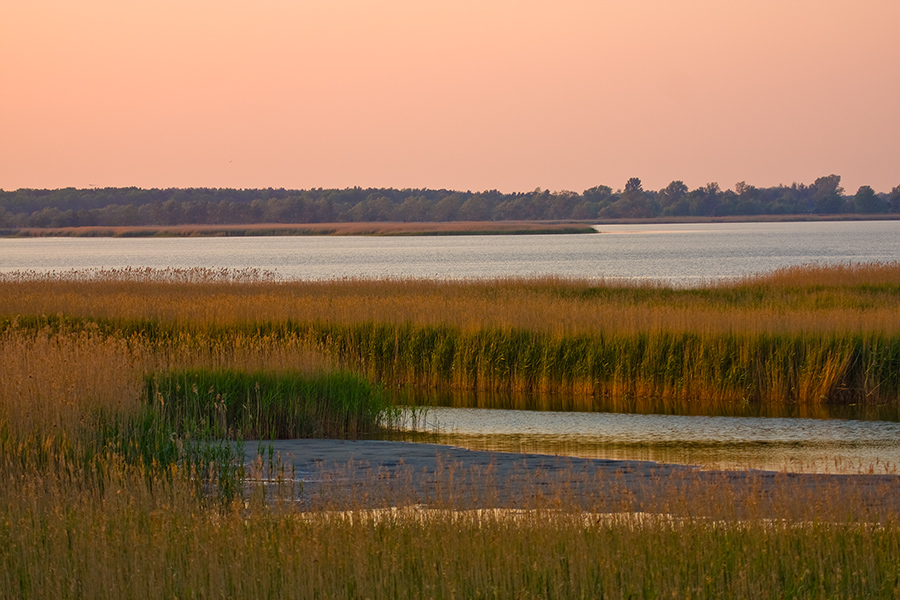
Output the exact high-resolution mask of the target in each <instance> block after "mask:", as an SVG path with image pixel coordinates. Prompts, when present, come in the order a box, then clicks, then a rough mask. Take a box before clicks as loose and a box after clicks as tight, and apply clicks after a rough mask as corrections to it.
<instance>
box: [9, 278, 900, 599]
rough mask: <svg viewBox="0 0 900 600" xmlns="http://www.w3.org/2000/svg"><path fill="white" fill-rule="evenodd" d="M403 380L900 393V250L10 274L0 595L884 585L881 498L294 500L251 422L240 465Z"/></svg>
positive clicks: (899, 537) (896, 544)
mask: <svg viewBox="0 0 900 600" xmlns="http://www.w3.org/2000/svg"><path fill="white" fill-rule="evenodd" d="M398 389H399V390H415V391H417V392H420V393H423V394H425V395H427V394H428V393H429V391H434V392H437V391H440V390H452V389H464V390H482V391H486V392H490V391H498V390H499V391H504V390H506V391H527V392H531V393H541V394H546V397H547V398H555V399H557V400H553V402H559V403H560V405H559V407H563V408H578V409H583V410H590V409H592V408H593V407H595V406H596V405H598V403H600V402H601V401H602V400H603V399H608V398H644V397H646V398H653V399H655V401H657V402H661V403H662V404H663V405H665V404H667V403H668V404H675V403H679V402H681V403H684V402H689V403H693V404H694V405H700V406H713V405H716V404H721V403H728V402H736V403H742V404H751V405H761V406H762V405H798V406H820V405H825V406H830V405H838V406H839V405H846V404H873V405H875V404H878V405H887V406H890V407H894V408H897V407H898V405H900V264H898V263H891V264H863V265H842V266H829V267H825V266H815V265H813V266H804V267H793V268H786V269H782V270H779V271H776V272H773V273H768V274H762V275H758V276H754V277H748V278H745V279H742V280H738V281H731V282H723V283H716V284H709V285H704V286H700V287H695V288H678V287H670V286H665V285H659V284H635V283H629V284H626V283H621V282H616V281H573V280H566V279H555V278H544V279H530V280H522V279H507V280H489V281H424V280H341V281H317V282H297V281H280V280H276V279H274V278H272V277H269V276H266V275H263V274H259V273H255V272H239V273H236V272H217V271H207V270H193V271H177V270H172V271H145V270H124V271H109V272H85V273H70V274H51V275H40V274H33V273H17V274H6V275H2V276H0V565H2V566H0V573H2V577H0V597H10V598H12V597H16V598H45V597H58V598H88V597H90V598H106V597H110V598H112V597H115V598H129V597H135V598H137V597H146V596H149V595H155V596H163V597H179V598H207V597H234V598H241V597H252V598H289V597H297V598H303V597H319V598H321V597H328V598H332V597H347V598H359V597H371V598H383V597H423V598H425V597H427V598H439V597H441V598H443V597H446V598H451V597H492V598H494V597H496V598H500V597H503V598H506V597H554V598H573V597H577V598H595V597H646V598H651V597H653V598H655V597H661V596H672V595H674V596H677V597H687V596H690V597H722V596H740V597H751V596H752V597H872V598H875V597H883V598H891V597H896V595H897V594H898V589H900V569H898V568H897V565H898V564H900V522H898V516H900V515H897V514H895V513H896V509H895V508H891V505H888V504H886V505H883V506H877V507H872V506H870V505H867V504H865V503H861V502H860V503H854V501H853V499H852V498H849V499H848V498H843V497H842V498H841V499H840V501H837V500H836V497H832V496H830V495H828V494H821V495H814V494H813V495H810V494H809V493H807V494H799V493H798V494H785V495H784V496H779V497H778V498H766V497H763V496H761V495H760V494H759V493H758V491H757V492H753V491H751V492H748V493H735V491H734V488H733V486H723V487H722V488H721V489H718V488H715V487H714V486H713V487H705V488H704V489H702V490H694V489H693V488H692V487H691V485H690V484H689V483H690V482H687V483H685V485H682V486H680V487H678V488H677V489H679V490H681V491H680V492H679V493H677V494H674V495H673V496H671V497H668V498H661V499H658V501H657V502H656V503H655V504H653V505H652V506H642V507H635V506H634V504H633V503H629V501H628V499H627V498H620V497H617V496H615V494H614V492H613V491H612V490H613V488H612V487H610V488H606V487H603V486H597V487H596V488H595V490H596V494H595V495H591V496H590V497H587V498H585V497H580V498H578V501H577V502H574V501H572V498H571V497H570V496H567V492H566V490H564V489H559V490H552V489H551V490H549V491H548V490H546V489H545V490H543V491H542V493H541V494H535V495H531V496H528V497H521V498H517V499H516V500H515V502H514V503H513V504H511V505H495V504H492V505H490V506H489V505H487V504H485V503H484V502H483V503H482V504H477V503H476V504H475V505H467V506H458V505H456V504H454V501H453V500H452V498H453V497H455V496H447V497H446V498H445V499H444V500H441V501H439V502H437V503H436V504H435V505H434V506H431V507H427V508H428V509H427V510H424V509H422V510H420V509H416V510H412V511H409V510H403V509H400V510H387V511H386V512H378V511H375V512H373V511H371V510H370V509H371V507H369V506H362V505H355V504H353V503H346V502H344V503H340V502H334V503H332V504H330V505H327V506H325V505H314V504H311V503H310V502H308V501H305V500H304V498H303V493H304V492H303V489H302V486H301V487H300V488H299V489H298V487H297V482H296V481H293V480H292V478H291V476H290V474H288V473H285V472H284V471H283V470H279V464H278V460H277V457H272V456H268V457H265V450H264V445H263V446H260V449H261V450H262V452H263V454H262V455H261V458H260V461H259V463H258V465H257V466H256V467H253V466H247V465H245V464H244V463H243V449H242V445H243V444H245V443H254V444H255V443H258V442H256V441H254V442H248V440H265V439H273V438H290V437H350V438H352V437H359V436H365V435H370V434H377V433H378V432H381V431H384V430H385V429H389V428H390V427H391V426H392V423H393V422H394V419H395V417H396V412H395V410H394V409H393V408H392V404H391V403H392V401H393V400H394V398H395V396H396V390H398ZM545 407H546V408H550V407H551V406H545ZM264 458H265V460H264ZM458 481H459V483H457V484H455V485H466V484H465V482H464V481H465V478H459V480H458ZM364 485H365V486H371V487H372V489H375V488H376V487H378V486H384V485H395V486H396V485H400V486H401V487H402V482H396V481H394V482H385V481H383V480H380V479H378V478H377V477H373V479H372V480H371V481H368V482H364ZM450 487H452V485H451V486H450ZM273 489H275V490H276V492H274V493H273V491H272V490H273ZM278 490H281V491H280V492H279V491H278ZM897 493H898V490H897V489H896V485H893V487H889V488H886V489H885V491H884V494H885V496H884V497H885V498H890V497H892V494H893V495H895V494H897ZM401 495H402V494H401ZM399 496H400V495H398V497H399ZM395 508H396V507H395ZM498 509H499V510H498ZM635 510H640V511H641V512H639V513H635V512H634V511H635Z"/></svg>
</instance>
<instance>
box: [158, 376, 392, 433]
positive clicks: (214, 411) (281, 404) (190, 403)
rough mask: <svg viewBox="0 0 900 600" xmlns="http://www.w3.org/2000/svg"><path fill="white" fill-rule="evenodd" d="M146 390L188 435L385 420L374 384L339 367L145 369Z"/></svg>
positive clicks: (372, 426) (361, 425) (367, 428)
mask: <svg viewBox="0 0 900 600" xmlns="http://www.w3.org/2000/svg"><path fill="white" fill-rule="evenodd" d="M146 390H147V400H148V404H150V405H153V406H157V407H158V410H159V412H160V413H161V415H162V418H163V420H164V422H165V424H166V425H167V426H169V427H170V428H172V429H174V430H175V431H177V432H178V433H181V434H184V433H188V434H192V435H193V436H194V437H197V436H198V435H202V436H205V437H212V438H227V439H292V438H306V437H328V438H341V437H351V438H352V437H357V436H359V435H364V434H370V433H375V432H377V431H379V430H380V429H381V428H382V427H383V426H389V425H390V415H391V409H390V406H389V404H388V401H387V399H386V397H385V396H384V395H383V394H382V392H381V390H380V388H378V387H376V386H374V385H372V384H370V383H368V382H367V381H365V380H363V379H360V378H359V377H357V376H355V375H352V374H350V373H345V372H334V373H325V374H322V375H319V376H316V377H309V376H308V375H304V374H302V373H267V372H255V373H247V372H244V371H237V370H209V369H197V370H189V371H174V372H167V373H162V374H157V375H151V376H148V377H147V380H146Z"/></svg>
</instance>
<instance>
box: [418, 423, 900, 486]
mask: <svg viewBox="0 0 900 600" xmlns="http://www.w3.org/2000/svg"><path fill="white" fill-rule="evenodd" d="M419 410H421V409H419ZM407 417H409V420H408V422H407V426H406V430H407V433H406V434H405V436H401V437H404V439H418V440H421V441H429V442H434V443H440V444H448V445H453V446H461V447H464V448H470V449H473V450H498V451H506V452H528V453H536V454H553V455H563V456H578V457H584V458H609V459H630V460H650V461H657V462H666V463H679V464H690V465H697V466H701V467H703V468H708V469H747V468H753V469H766V470H784V471H791V472H807V473H869V472H874V473H897V472H898V468H900V423H896V422H887V421H862V420H846V419H808V418H774V417H718V416H688V415H656V414H644V415H642V414H623V413H607V412H554V411H528V410H511V409H487V408H452V407H429V408H427V409H426V410H425V413H424V416H422V414H421V413H420V414H419V415H418V417H417V419H416V420H415V422H413V419H412V417H411V415H410V413H409V412H407Z"/></svg>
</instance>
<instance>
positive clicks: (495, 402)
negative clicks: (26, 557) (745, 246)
mask: <svg viewBox="0 0 900 600" xmlns="http://www.w3.org/2000/svg"><path fill="white" fill-rule="evenodd" d="M394 402H395V404H399V405H408V406H445V407H453V408H498V409H508V410H529V411H562V412H572V411H576V412H609V413H628V414H639V415H686V416H698V417H699V416H703V417H710V416H713V417H779V418H800V419H853V420H868V421H897V422H900V405H897V404H880V405H879V404H784V403H779V404H760V403H755V402H736V401H726V400H722V401H719V402H710V401H703V402H699V401H696V400H683V399H671V398H669V399H665V400H663V399H660V398H646V397H643V398H636V397H624V396H622V397H598V396H592V395H585V394H566V393H558V394H552V393H551V394H548V393H527V392H498V391H471V390H416V389H408V390H401V391H399V392H398V393H397V394H396V396H395V400H394Z"/></svg>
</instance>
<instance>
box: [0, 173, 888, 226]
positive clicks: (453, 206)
mask: <svg viewBox="0 0 900 600" xmlns="http://www.w3.org/2000/svg"><path fill="white" fill-rule="evenodd" d="M840 183H841V178H840V176H839V175H828V176H826V177H820V178H818V179H816V181H815V183H813V184H811V185H804V184H797V183H794V184H792V185H790V186H785V185H779V186H776V187H769V188H761V187H760V188H758V187H754V186H752V185H748V184H746V183H744V182H740V183H738V184H736V185H735V189H734V190H722V189H721V188H720V187H719V185H718V184H717V183H710V184H707V185H705V186H702V187H699V188H697V189H695V190H689V189H688V187H687V186H686V185H685V184H684V183H683V182H681V181H673V182H672V183H670V184H669V185H667V186H666V187H664V188H663V189H661V190H658V191H654V190H645V189H644V187H643V185H642V183H641V180H640V179H638V178H637V177H633V178H631V179H629V180H628V182H627V183H626V184H625V188H624V190H615V191H614V190H613V189H612V188H610V187H609V186H605V185H598V186H596V187H592V188H590V189H587V190H584V191H583V192H581V193H577V192H570V191H558V192H550V191H547V190H541V189H540V188H538V189H536V190H534V191H533V192H515V193H509V194H504V193H501V192H499V191H497V190H489V191H484V192H468V191H467V192H460V191H452V190H428V189H403V190H398V189H393V188H359V187H354V188H347V189H322V188H316V189H310V190H285V189H272V188H268V189H253V190H249V189H217V188H189V189H149V190H145V189H139V188H133V187H132V188H103V189H99V188H92V189H75V188H65V189H58V190H37V189H19V190H16V191H8V192H7V191H2V190H0V228H21V227H84V226H110V227H122V226H165V225H188V224H198V225H226V224H249V223H339V222H372V221H401V222H433V221H505V220H569V219H577V220H591V219H616V218H650V217H669V216H671V217H677V216H700V217H717V216H730V215H796V214H839V213H864V214H873V213H889V212H892V213H898V212H900V186H897V187H895V188H894V189H893V190H892V191H891V192H890V193H889V194H884V193H882V194H879V193H876V192H875V191H874V190H873V189H872V188H871V187H870V186H862V187H860V188H859V190H858V191H857V192H856V194H854V195H848V194H845V193H844V189H843V188H842V187H841V185H840Z"/></svg>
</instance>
